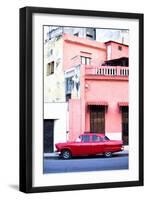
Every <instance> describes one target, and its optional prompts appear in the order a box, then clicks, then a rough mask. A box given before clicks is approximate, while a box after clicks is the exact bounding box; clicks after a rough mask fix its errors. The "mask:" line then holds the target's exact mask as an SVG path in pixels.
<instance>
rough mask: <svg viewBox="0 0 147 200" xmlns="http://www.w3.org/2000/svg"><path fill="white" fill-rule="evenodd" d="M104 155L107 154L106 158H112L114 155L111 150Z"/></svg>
mask: <svg viewBox="0 0 147 200" xmlns="http://www.w3.org/2000/svg"><path fill="white" fill-rule="evenodd" d="M104 156H105V157H106V158H110V157H112V153H111V152H105V153H104Z"/></svg>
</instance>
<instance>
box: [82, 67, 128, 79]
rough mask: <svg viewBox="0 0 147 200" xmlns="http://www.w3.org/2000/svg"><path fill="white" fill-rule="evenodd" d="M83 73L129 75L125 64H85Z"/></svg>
mask: <svg viewBox="0 0 147 200" xmlns="http://www.w3.org/2000/svg"><path fill="white" fill-rule="evenodd" d="M85 75H97V76H121V77H124V76H126V77H128V76H129V68H128V67H125V66H123V67H122V66H96V67H95V66H90V65H89V66H88V65H87V66H86V65H85Z"/></svg>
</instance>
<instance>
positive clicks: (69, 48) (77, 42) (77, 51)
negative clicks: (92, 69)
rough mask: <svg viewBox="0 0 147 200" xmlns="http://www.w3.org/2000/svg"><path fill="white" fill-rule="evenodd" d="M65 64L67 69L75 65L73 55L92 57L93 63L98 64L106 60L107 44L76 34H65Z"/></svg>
mask: <svg viewBox="0 0 147 200" xmlns="http://www.w3.org/2000/svg"><path fill="white" fill-rule="evenodd" d="M63 40H64V43H63V55H64V58H63V66H64V70H67V69H69V68H71V67H72V66H73V59H72V58H73V57H75V56H79V63H78V64H80V56H85V57H90V58H91V65H94V66H98V65H100V64H101V63H102V62H104V60H106V46H105V44H104V43H100V42H97V41H91V40H88V39H84V38H79V37H76V36H70V35H67V34H65V35H64V37H63Z"/></svg>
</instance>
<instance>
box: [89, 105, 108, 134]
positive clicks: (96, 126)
mask: <svg viewBox="0 0 147 200" xmlns="http://www.w3.org/2000/svg"><path fill="white" fill-rule="evenodd" d="M90 132H92V133H105V107H104V106H97V105H92V106H90Z"/></svg>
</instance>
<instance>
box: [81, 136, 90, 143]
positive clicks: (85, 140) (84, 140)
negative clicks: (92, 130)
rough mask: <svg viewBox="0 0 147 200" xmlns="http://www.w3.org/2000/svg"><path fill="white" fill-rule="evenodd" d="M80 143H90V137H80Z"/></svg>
mask: <svg viewBox="0 0 147 200" xmlns="http://www.w3.org/2000/svg"><path fill="white" fill-rule="evenodd" d="M81 137H82V142H90V136H89V135H82V136H81Z"/></svg>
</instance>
